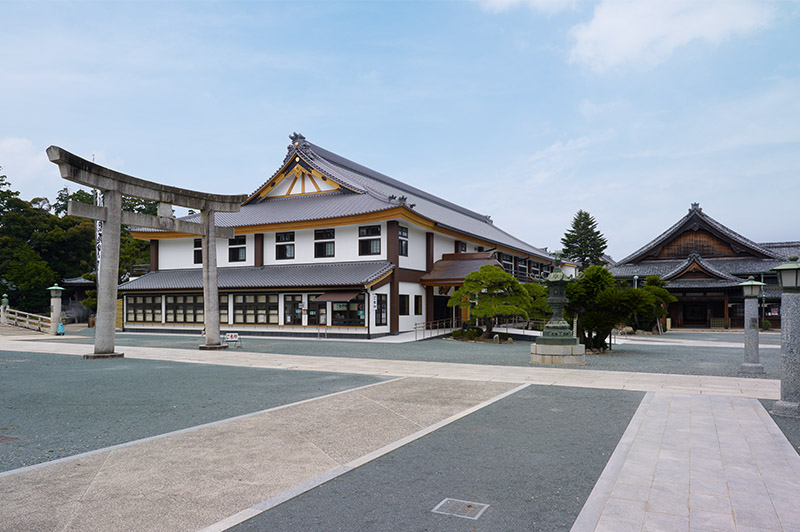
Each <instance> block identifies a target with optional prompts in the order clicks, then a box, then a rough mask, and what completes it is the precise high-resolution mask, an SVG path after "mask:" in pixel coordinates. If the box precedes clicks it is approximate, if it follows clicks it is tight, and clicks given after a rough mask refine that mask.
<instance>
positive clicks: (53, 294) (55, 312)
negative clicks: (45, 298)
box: [47, 283, 64, 336]
mask: <svg viewBox="0 0 800 532" xmlns="http://www.w3.org/2000/svg"><path fill="white" fill-rule="evenodd" d="M47 290H50V334H52V335H53V336H55V335H56V333H57V331H58V324H59V323H61V292H63V291H64V289H63V288H61V287H60V286H58V283H55V284H54V285H53V286H50V287H48V288H47Z"/></svg>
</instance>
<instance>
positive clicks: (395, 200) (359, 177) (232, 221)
mask: <svg viewBox="0 0 800 532" xmlns="http://www.w3.org/2000/svg"><path fill="white" fill-rule="evenodd" d="M291 138H292V140H293V141H294V142H297V143H298V144H297V145H295V144H294V142H293V143H292V144H290V145H289V153H288V154H287V156H286V159H284V163H285V162H286V161H288V160H289V159H290V158H291V157H294V156H295V155H299V156H300V157H302V158H303V160H304V161H305V162H306V163H308V164H309V165H311V166H312V167H313V168H315V169H316V170H317V171H319V172H321V173H323V174H324V175H326V176H328V177H330V178H331V179H333V180H334V181H336V182H337V183H339V184H341V185H344V186H345V187H348V188H350V189H353V190H355V191H356V192H355V193H352V192H351V193H346V192H341V191H340V192H338V193H337V194H339V195H341V196H344V197H346V198H348V199H341V200H340V203H330V206H329V207H323V203H325V202H326V201H330V200H331V199H332V197H333V195H321V196H319V197H318V199H319V201H320V202H319V204H315V203H312V202H307V203H303V202H301V198H311V197H314V195H312V196H303V197H289V198H281V199H272V198H265V199H263V200H257V201H259V202H260V203H255V201H254V202H253V203H250V204H248V205H245V206H243V207H242V212H241V213H232V215H231V216H225V217H222V215H220V218H219V220H220V225H225V224H229V225H232V226H236V227H239V226H244V225H258V224H269V223H278V220H275V217H276V216H278V214H277V213H276V214H273V212H272V207H273V206H274V207H275V208H282V207H280V206H279V205H278V203H279V202H280V201H285V202H286V203H288V204H289V206H288V207H286V209H287V211H288V212H291V211H292V210H293V209H295V208H296V209H298V215H297V216H301V215H304V216H305V217H304V218H298V219H297V220H301V219H302V220H307V219H319V220H322V219H324V218H328V217H334V216H350V215H354V214H362V213H364V212H376V211H380V210H387V209H391V208H394V207H397V206H399V205H405V206H407V207H410V208H411V209H412V210H413V211H414V212H416V213H418V214H420V215H421V216H423V217H425V218H428V219H429V220H432V221H433V222H436V223H437V224H438V225H439V226H441V227H443V228H448V229H452V230H455V231H458V232H461V233H464V234H466V235H472V236H475V237H477V238H480V239H483V240H487V241H489V242H492V243H493V244H495V245H503V246H506V247H509V248H512V249H516V250H518V251H522V252H524V253H528V254H531V255H534V256H537V257H540V258H544V259H552V255H550V254H549V253H547V252H546V251H544V250H542V249H539V248H537V247H534V246H531V245H530V244H528V243H527V242H524V241H522V240H520V239H518V238H516V237H514V236H512V235H510V234H508V233H506V232H505V231H503V230H502V229H500V228H498V227H496V226H495V225H494V224H492V222H491V219H490V218H489V217H488V216H485V215H482V214H479V213H476V212H474V211H471V210H469V209H466V208H464V207H461V206H460V205H456V204H455V203H451V202H449V201H447V200H444V199H441V198H438V197H436V196H434V195H433V194H429V193H427V192H424V191H422V190H420V189H418V188H415V187H412V186H411V185H407V184H405V183H402V182H400V181H398V180H396V179H393V178H391V177H389V176H386V175H384V174H381V173H380V172H376V171H374V170H371V169H369V168H367V167H365V166H362V165H360V164H358V163H356V162H353V161H350V160H348V159H345V158H344V157H341V156H339V155H337V154H335V153H333V152H330V151H328V150H326V149H324V148H321V147H319V146H317V145H315V144H312V143H310V142H308V141H307V140H306V139H305V138H304V137H303V136H302V135H297V134H295V135H293V136H292V137H291ZM273 177H274V176H273ZM261 186H263V185H261ZM260 188H261V187H259V188H258V189H256V192H257V191H258V190H260ZM253 194H255V192H254V193H253ZM256 205H262V206H264V207H263V208H262V209H261V210H259V211H253V210H251V209H250V207H251V206H253V207H254V206H256ZM295 205H296V207H294V206H295ZM317 206H318V208H319V210H318V211H315V210H314V209H316V208H317ZM323 209H325V210H323ZM256 220H257V221H256ZM273 220H274V221H273ZM280 221H295V220H284V219H281V220H280Z"/></svg>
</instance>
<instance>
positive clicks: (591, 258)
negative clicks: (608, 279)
mask: <svg viewBox="0 0 800 532" xmlns="http://www.w3.org/2000/svg"><path fill="white" fill-rule="evenodd" d="M561 245H562V246H563V250H562V253H563V255H564V257H565V258H567V259H570V260H573V261H575V262H577V263H578V265H579V266H580V267H581V269H584V270H585V269H586V268H588V267H589V266H593V265H599V264H602V263H603V253H605V251H606V246H607V241H606V238H605V237H604V236H603V234H602V233H601V232H600V231H598V230H597V221H596V220H595V219H594V218H593V217H592V215H590V214H589V213H588V212H586V211H583V210H579V211H578V213H577V214H576V215H575V217H574V218H573V219H572V227H570V229H569V230H568V231H567V232H566V233H564V237H563V238H562V239H561Z"/></svg>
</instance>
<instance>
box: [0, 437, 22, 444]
mask: <svg viewBox="0 0 800 532" xmlns="http://www.w3.org/2000/svg"><path fill="white" fill-rule="evenodd" d="M18 439H19V438H12V437H11V436H0V443H11V442H12V441H17V440H18Z"/></svg>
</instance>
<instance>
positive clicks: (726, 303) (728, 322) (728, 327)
mask: <svg viewBox="0 0 800 532" xmlns="http://www.w3.org/2000/svg"><path fill="white" fill-rule="evenodd" d="M723 305H724V309H723V312H724V314H723V315H724V317H725V328H726V329H730V328H731V322H730V318H729V316H728V292H725V302H724V303H723ZM757 347H758V346H756V348H757Z"/></svg>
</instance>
